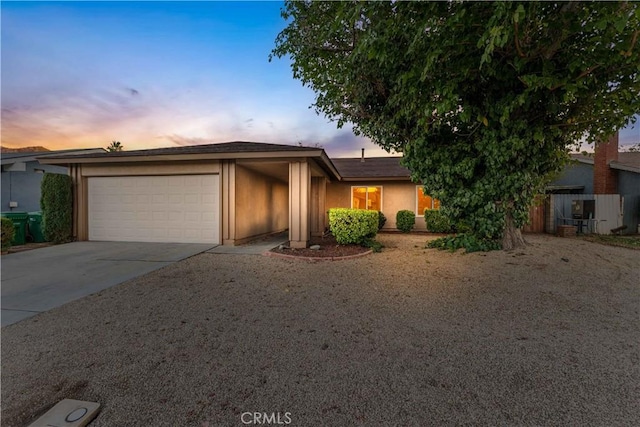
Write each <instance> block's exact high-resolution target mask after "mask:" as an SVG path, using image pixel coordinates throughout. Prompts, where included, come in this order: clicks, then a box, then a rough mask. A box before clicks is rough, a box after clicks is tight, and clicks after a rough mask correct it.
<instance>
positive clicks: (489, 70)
mask: <svg viewBox="0 0 640 427" xmlns="http://www.w3.org/2000/svg"><path fill="white" fill-rule="evenodd" d="M282 16H283V18H284V19H286V20H287V26H286V28H285V29H284V30H283V31H282V32H281V33H280V34H279V35H278V37H277V39H276V46H275V49H274V50H273V52H272V56H276V57H290V59H291V66H292V71H293V76H294V77H295V78H296V79H300V80H301V81H302V83H303V84H304V85H306V86H308V87H310V88H311V89H313V90H314V91H315V92H316V100H315V104H314V106H315V108H316V110H317V112H319V113H322V114H324V115H326V116H327V117H328V118H329V119H332V120H336V121H337V123H338V126H342V125H344V124H345V123H349V122H350V123H353V126H354V131H355V132H356V133H358V134H363V135H365V136H367V137H369V138H371V139H372V141H374V142H375V143H377V144H379V145H380V146H382V147H383V148H385V149H387V150H395V151H397V152H402V153H403V157H404V159H403V162H404V163H405V165H406V166H407V167H408V168H409V169H410V170H411V172H412V178H413V179H414V180H415V181H418V182H421V183H423V184H424V188H425V191H426V192H428V193H429V194H430V195H432V196H434V197H437V198H438V199H440V200H441V202H442V206H443V209H444V210H445V213H446V214H447V215H449V216H450V217H451V218H452V219H454V220H455V221H456V222H457V223H460V224H465V226H466V227H468V229H470V230H471V232H472V233H473V235H474V236H476V237H478V238H480V239H498V238H500V237H502V244H503V246H504V247H505V248H511V247H514V246H519V245H522V244H523V243H524V242H523V240H522V237H521V236H520V233H519V227H520V226H521V225H522V224H523V223H524V222H525V220H526V218H527V211H528V207H529V206H530V204H531V202H532V200H533V197H534V196H535V194H536V193H538V192H540V191H541V190H542V189H543V187H544V184H545V180H546V179H547V177H548V176H549V175H550V174H551V173H554V172H557V171H559V170H560V169H561V167H562V166H563V165H564V163H565V161H566V159H567V157H568V156H567V152H568V148H569V147H571V146H573V145H575V144H576V143H577V142H579V141H580V140H582V139H586V140H587V141H590V142H594V141H598V140H600V139H603V138H605V137H607V136H608V135H610V134H612V133H614V132H615V131H616V130H617V129H619V128H621V127H623V126H624V125H625V124H626V123H628V121H629V120H634V119H633V116H634V114H636V113H638V112H639V111H640V103H639V101H638V99H639V93H640V79H639V71H640V58H639V54H638V46H636V45H637V44H638V38H639V34H638V33H639V28H640V7H639V4H638V3H632V2H615V3H613V2H612V3H605V2H584V3H583V2H554V3H550V2H513V3H512V2H495V3H488V2H460V1H449V2H359V1H348V2H311V1H301V2H299V1H287V2H286V3H285V6H284V8H283V10H282Z"/></svg>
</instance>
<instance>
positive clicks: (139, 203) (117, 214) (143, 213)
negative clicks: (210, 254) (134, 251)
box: [88, 175, 220, 244]
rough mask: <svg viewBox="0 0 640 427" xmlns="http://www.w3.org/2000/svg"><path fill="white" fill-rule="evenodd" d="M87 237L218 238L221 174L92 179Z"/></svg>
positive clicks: (147, 239) (206, 240)
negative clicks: (219, 176)
mask: <svg viewBox="0 0 640 427" xmlns="http://www.w3.org/2000/svg"><path fill="white" fill-rule="evenodd" d="M88 193H89V200H88V211H89V240H109V241H143V242H176V243H213V244H218V243H219V224H220V208H219V200H220V198H219V178H218V175H176V176H123V177H91V178H89V179H88Z"/></svg>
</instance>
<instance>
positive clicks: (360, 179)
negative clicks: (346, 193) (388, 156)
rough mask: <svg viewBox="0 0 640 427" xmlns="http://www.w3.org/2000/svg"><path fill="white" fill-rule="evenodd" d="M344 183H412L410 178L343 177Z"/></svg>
mask: <svg viewBox="0 0 640 427" xmlns="http://www.w3.org/2000/svg"><path fill="white" fill-rule="evenodd" d="M342 181H345V182H356V181H411V177H409V176H356V177H352V176H349V177H342ZM411 182H413V181H411Z"/></svg>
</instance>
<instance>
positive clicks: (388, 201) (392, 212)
mask: <svg viewBox="0 0 640 427" xmlns="http://www.w3.org/2000/svg"><path fill="white" fill-rule="evenodd" d="M356 186H369V187H382V209H381V210H382V213H383V214H384V215H385V216H386V217H387V222H386V224H385V226H384V229H391V230H395V229H396V214H397V213H398V211H400V210H403V209H407V210H410V211H413V212H415V210H416V184H414V183H412V182H396V181H379V182H371V181H369V182H367V181H363V182H330V183H328V184H327V203H326V208H327V210H328V209H330V208H350V207H351V187H356ZM414 230H426V227H425V223H424V218H423V217H422V216H418V217H416V225H415V227H414Z"/></svg>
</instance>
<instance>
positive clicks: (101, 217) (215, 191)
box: [41, 141, 340, 248]
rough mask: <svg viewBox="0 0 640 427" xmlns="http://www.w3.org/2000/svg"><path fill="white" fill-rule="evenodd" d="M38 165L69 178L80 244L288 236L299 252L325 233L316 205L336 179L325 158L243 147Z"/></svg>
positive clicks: (106, 155) (305, 150) (287, 148)
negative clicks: (313, 237) (62, 170)
mask: <svg viewBox="0 0 640 427" xmlns="http://www.w3.org/2000/svg"><path fill="white" fill-rule="evenodd" d="M41 161H42V162H44V163H45V164H56V165H63V166H66V167H68V168H69V175H70V176H71V178H72V182H73V195H74V197H73V199H74V200H73V238H74V239H76V240H79V241H83V240H106V241H136V242H163V243H205V244H211V245H212V246H214V245H220V244H222V245H239V244H243V243H245V242H247V241H250V240H252V239H255V238H258V237H261V236H265V235H268V234H272V233H279V232H283V231H285V230H287V229H289V241H290V245H291V246H292V247H295V248H302V247H306V246H307V244H308V240H309V237H310V235H311V232H314V233H321V232H324V229H325V212H324V203H323V200H315V198H319V197H324V191H323V190H324V188H325V186H326V182H327V181H328V180H339V179H340V177H339V175H338V173H337V170H336V169H335V167H334V166H333V163H332V162H331V160H329V158H328V157H327V155H326V153H325V152H324V150H322V149H321V148H317V147H298V146H291V145H281V144H265V143H255V142H241V141H236V142H226V143H219V144H207V145H194V146H180V147H169V148H156V149H150V150H135V151H118V152H102V153H91V154H86V155H84V154H82V155H70V156H66V155H60V156H51V157H47V158H43V159H42V160H41ZM312 192H313V196H311V193H312ZM311 197H314V200H311ZM311 211H313V212H311ZM311 222H313V226H310V223H311Z"/></svg>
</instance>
